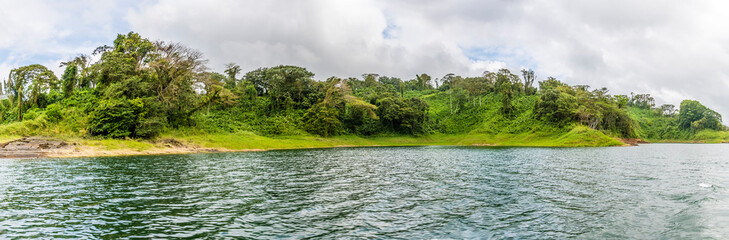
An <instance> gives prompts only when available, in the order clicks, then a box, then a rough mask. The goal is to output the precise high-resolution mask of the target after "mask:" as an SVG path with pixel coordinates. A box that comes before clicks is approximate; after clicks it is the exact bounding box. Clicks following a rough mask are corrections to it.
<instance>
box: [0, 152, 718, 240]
mask: <svg viewBox="0 0 729 240" xmlns="http://www.w3.org/2000/svg"><path fill="white" fill-rule="evenodd" d="M728 153H729V149H727V148H726V147H725V145H669V144H655V145H644V146H640V147H632V148H589V149H547V148H467V147H399V148H343V149H320V150H289V151H271V152H259V153H221V154H197V155H177V156H148V157H119V158H85V159H46V160H0V238H16V237H17V238H82V239H84V238H86V239H97V238H123V239H129V238H256V239H259V238H284V239H302V238H386V239H389V238H404V239H412V238H415V239H420V238H455V239H461V238H468V239H472V238H486V239H490V238H494V239H502V238H518V239H524V238H539V239H543V238H559V239H561V238H571V237H578V238H600V239H603V238H715V239H726V238H729V230H727V229H726V228H725V226H726V225H728V224H729V204H728V202H727V201H728V200H727V199H729V192H728V191H727V186H726V183H727V182H729V181H728V180H729V160H727V159H725V158H724V156H727V154H728Z"/></svg>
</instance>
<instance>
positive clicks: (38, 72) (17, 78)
mask: <svg viewBox="0 0 729 240" xmlns="http://www.w3.org/2000/svg"><path fill="white" fill-rule="evenodd" d="M5 86H6V91H5V92H6V93H8V94H9V95H10V96H11V97H12V100H13V101H14V102H16V103H17V111H18V121H20V120H22V116H23V114H22V113H23V108H25V107H26V106H25V105H27V104H31V106H39V99H41V98H42V97H43V95H44V94H46V93H48V92H49V91H50V90H58V78H56V75H55V74H53V72H52V71H51V70H48V68H46V67H44V66H42V65H39V64H33V65H28V66H24V67H19V68H16V69H13V70H11V71H10V75H9V76H8V80H7V82H6V84H5Z"/></svg>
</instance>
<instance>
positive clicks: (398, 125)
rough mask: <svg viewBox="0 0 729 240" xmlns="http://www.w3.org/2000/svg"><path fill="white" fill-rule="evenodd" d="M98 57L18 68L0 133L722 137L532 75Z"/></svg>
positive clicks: (175, 53)
mask: <svg viewBox="0 0 729 240" xmlns="http://www.w3.org/2000/svg"><path fill="white" fill-rule="evenodd" d="M94 55H97V56H99V57H100V59H99V61H98V62H96V63H91V62H90V61H91V60H90V59H91V58H90V57H89V56H87V55H79V56H78V57H76V58H74V59H73V60H71V61H68V62H63V63H62V64H61V66H65V67H66V69H65V71H64V74H63V76H62V78H61V81H58V79H56V77H55V76H54V75H53V72H51V71H50V70H48V69H47V68H45V67H43V66H40V65H30V66H25V67H20V68H16V69H13V71H11V73H10V75H9V79H8V81H7V82H6V84H4V85H5V86H4V89H3V90H5V91H4V93H6V95H7V96H8V99H4V100H0V122H3V123H7V124H5V125H3V126H1V127H0V133H6V134H58V135H73V136H88V135H92V136H101V137H109V138H154V137H155V136H158V135H160V134H165V132H175V131H179V129H184V131H195V132H200V133H205V134H213V135H220V136H229V135H230V134H233V135H241V136H246V137H251V138H255V139H267V140H271V139H273V138H277V137H280V136H288V137H292V138H299V139H308V140H311V139H315V138H317V139H319V138H318V137H315V136H312V135H318V136H321V137H325V138H347V137H348V135H360V136H370V137H373V136H374V137H383V136H400V135H410V136H413V135H417V136H419V139H424V138H427V137H428V136H441V137H442V136H444V135H443V134H449V136H451V135H452V136H458V137H452V136H451V137H452V138H449V140H448V141H430V140H428V142H429V143H435V142H453V141H456V142H458V143H459V144H469V143H471V144H481V143H489V144H493V143H494V142H493V141H496V140H498V141H502V143H506V144H508V145H525V144H527V143H528V144H535V145H539V146H604V145H618V144H619V143H616V141H615V140H614V139H612V138H611V137H609V136H613V137H625V138H632V137H643V138H647V139H686V140H691V139H694V140H695V139H698V138H709V137H715V138H717V139H719V138H721V139H723V138H724V137H725V134H724V132H723V130H725V128H726V127H725V126H723V125H722V124H721V116H720V115H719V114H718V113H716V112H715V111H712V110H710V109H708V108H706V107H705V106H703V105H701V104H700V103H698V102H696V101H684V102H683V103H682V104H681V106H680V111H677V110H676V108H675V106H673V105H662V106H660V107H659V108H654V106H655V101H654V99H653V97H651V96H650V95H648V94H637V95H636V94H631V95H630V96H626V95H616V96H611V95H610V94H608V90H607V89H605V88H601V89H595V90H590V89H589V86H584V85H578V86H569V85H567V84H565V83H562V82H560V81H558V80H556V79H554V78H551V77H550V78H547V79H546V80H544V81H540V82H539V88H538V89H537V88H536V87H534V86H533V85H534V82H535V81H536V76H535V73H534V71H532V70H527V69H524V70H522V71H521V77H522V78H520V76H519V75H516V74H513V73H511V72H510V71H509V70H508V69H500V70H498V71H496V72H484V74H482V75H480V76H470V77H468V76H466V77H462V76H457V75H455V74H446V75H445V76H443V77H442V78H441V79H438V78H432V77H431V76H429V75H427V74H418V75H416V76H415V78H414V79H410V80H407V81H403V80H401V79H399V78H394V77H387V76H380V75H378V74H375V73H366V74H363V75H361V78H346V79H342V78H337V77H330V78H328V79H327V80H326V81H315V80H314V74H313V73H311V72H309V71H308V70H307V69H306V68H303V67H298V66H287V65H280V66H275V67H270V68H259V69H256V70H253V71H250V72H248V73H245V74H243V75H242V77H241V67H240V66H239V65H237V64H235V63H229V64H227V65H225V71H224V72H223V73H216V72H209V71H207V66H206V65H205V63H206V60H205V59H203V58H202V54H201V53H200V52H198V51H196V50H193V49H189V48H187V47H185V46H183V45H181V44H176V43H166V42H162V41H158V42H153V41H150V40H148V39H146V38H143V37H142V36H140V35H139V34H137V33H134V32H130V33H128V34H119V35H118V36H117V38H116V39H115V40H114V42H113V46H102V47H99V48H97V49H96V50H95V51H94ZM337 135H345V136H337ZM727 136H729V135H727ZM349 137H352V136H349ZM456 139H460V140H456ZM489 139H491V140H489ZM714 140H716V139H714ZM110 141H113V140H110ZM282 141H283V140H282ZM331 141H332V142H338V141H336V140H331ZM356 141H359V140H356ZM389 141H390V140H388V143H389ZM397 141H405V142H409V143H414V142H418V141H420V140H417V141H416V140H403V139H398V140H397ZM489 141H491V142H489ZM550 141H551V142H550ZM702 141H704V140H702ZM292 142H295V143H296V144H300V143H301V141H298V140H297V141H292Z"/></svg>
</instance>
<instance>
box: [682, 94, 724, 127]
mask: <svg viewBox="0 0 729 240" xmlns="http://www.w3.org/2000/svg"><path fill="white" fill-rule="evenodd" d="M678 123H679V127H680V128H681V129H685V130H689V129H690V130H693V131H699V130H703V129H712V130H717V131H719V130H722V129H723V126H722V124H721V115H720V114H719V113H717V112H715V111H713V110H711V109H709V108H707V107H706V106H704V105H702V104H701V103H699V102H698V101H694V100H683V101H682V102H681V107H680V110H679V112H678Z"/></svg>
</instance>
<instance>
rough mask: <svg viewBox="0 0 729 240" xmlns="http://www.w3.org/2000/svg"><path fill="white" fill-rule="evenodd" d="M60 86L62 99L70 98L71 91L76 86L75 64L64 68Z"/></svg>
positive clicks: (76, 71)
mask: <svg viewBox="0 0 729 240" xmlns="http://www.w3.org/2000/svg"><path fill="white" fill-rule="evenodd" d="M61 84H62V85H63V95H64V97H69V96H71V95H72V94H73V90H74V89H75V88H76V87H77V86H78V68H77V67H76V65H75V64H74V65H68V66H67V67H66V70H65V71H64V72H63V76H62V77H61Z"/></svg>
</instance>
